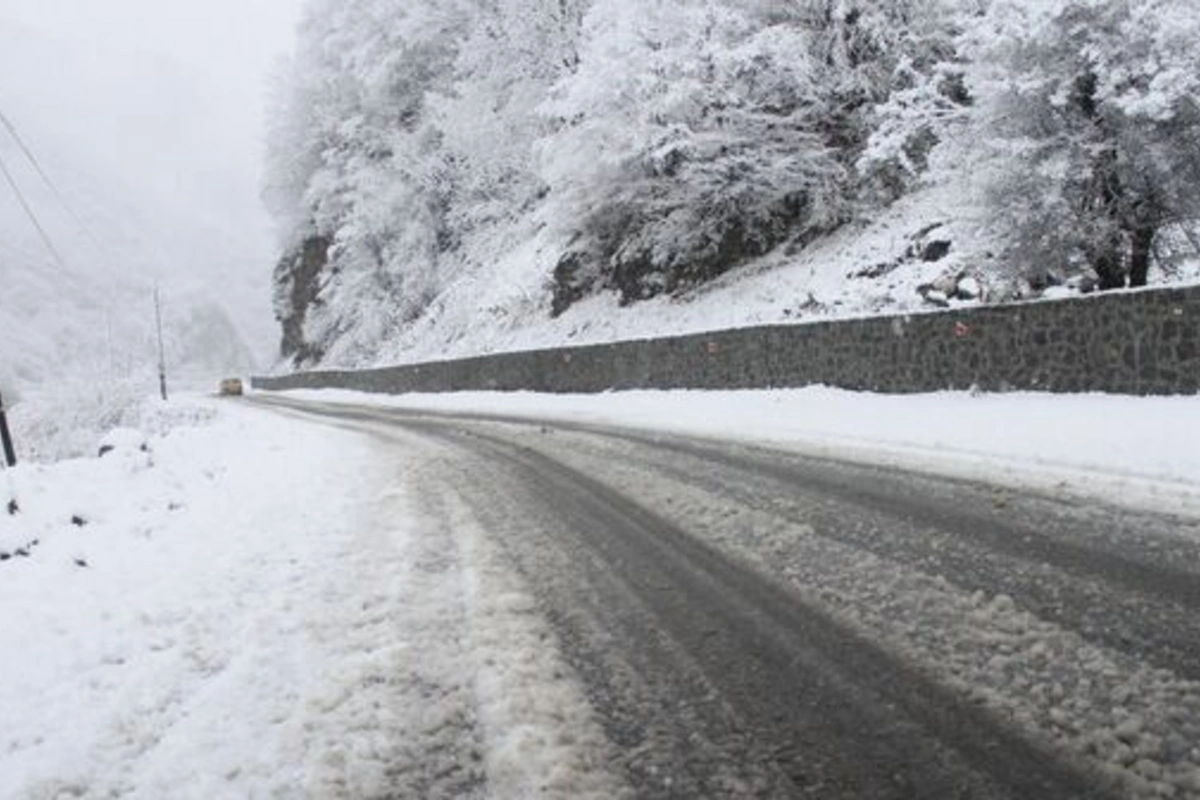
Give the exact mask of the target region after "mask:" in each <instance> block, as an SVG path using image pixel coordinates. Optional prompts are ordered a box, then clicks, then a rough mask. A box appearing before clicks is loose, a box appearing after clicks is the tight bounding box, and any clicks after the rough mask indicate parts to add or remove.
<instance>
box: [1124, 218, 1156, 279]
mask: <svg viewBox="0 0 1200 800" xmlns="http://www.w3.org/2000/svg"><path fill="white" fill-rule="evenodd" d="M1131 236H1132V244H1131V246H1130V251H1129V285H1130V286H1145V285H1146V280H1147V278H1148V277H1149V274H1150V254H1151V252H1152V251H1153V250H1154V228H1153V227H1152V226H1150V225H1139V226H1138V227H1136V228H1135V229H1134V230H1133V231H1132V232H1131Z"/></svg>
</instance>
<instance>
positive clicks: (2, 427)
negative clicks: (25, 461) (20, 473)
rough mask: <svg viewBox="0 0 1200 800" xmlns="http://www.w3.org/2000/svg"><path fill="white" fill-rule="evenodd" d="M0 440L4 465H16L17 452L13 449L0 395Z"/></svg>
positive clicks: (6, 413) (2, 398)
mask: <svg viewBox="0 0 1200 800" xmlns="http://www.w3.org/2000/svg"><path fill="white" fill-rule="evenodd" d="M0 440H2V442H3V445H4V463H5V464H7V465H8V466H10V467H15V466H16V465H17V451H16V449H15V448H14V447H13V441H12V434H11V433H9V430H8V412H7V411H6V410H5V408H4V397H3V396H2V395H0Z"/></svg>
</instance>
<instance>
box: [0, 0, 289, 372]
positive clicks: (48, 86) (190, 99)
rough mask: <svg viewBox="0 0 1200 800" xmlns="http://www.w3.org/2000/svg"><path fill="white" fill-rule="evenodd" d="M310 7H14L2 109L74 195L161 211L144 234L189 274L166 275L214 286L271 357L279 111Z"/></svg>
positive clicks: (252, 1) (3, 8) (227, 2)
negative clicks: (282, 63)
mask: <svg viewBox="0 0 1200 800" xmlns="http://www.w3.org/2000/svg"><path fill="white" fill-rule="evenodd" d="M304 2H305V0H0V50H3V51H4V52H0V110H2V111H4V112H5V113H6V114H7V115H8V116H9V117H11V118H12V119H13V120H14V122H16V124H17V125H18V127H19V128H20V129H21V130H22V133H23V134H24V136H25V138H26V139H28V140H29V143H30V144H31V146H32V147H33V149H34V150H35V152H38V153H39V154H40V155H42V156H43V157H44V160H45V161H47V162H48V163H49V165H50V171H51V172H52V173H53V172H55V171H56V170H57V174H56V175H55V177H57V178H59V179H60V180H61V182H62V183H64V184H66V187H65V191H66V192H67V194H68V195H74V194H76V192H75V191H73V190H74V189H75V188H76V187H77V186H82V185H84V184H87V185H88V186H90V187H91V188H89V189H88V190H87V192H89V193H90V199H91V200H92V201H93V203H94V204H100V205H111V206H112V207H115V206H117V205H118V204H119V203H121V202H123V203H126V204H129V203H132V204H133V205H135V206H137V207H140V208H142V209H147V210H149V212H150V213H149V214H147V215H143V219H142V221H141V222H140V223H138V224H140V225H141V226H142V227H143V228H147V229H149V230H144V231H141V232H140V233H139V235H141V236H143V238H145V239H147V240H154V243H155V246H156V247H157V248H158V251H159V252H158V254H157V255H156V257H155V258H154V259H153V260H155V261H156V262H157V264H158V265H161V264H163V263H167V264H170V265H174V266H173V267H172V266H168V267H165V268H164V267H161V266H155V267H154V268H153V269H154V270H155V271H156V274H155V275H154V276H153V279H154V280H165V281H166V282H167V283H168V284H169V283H170V281H171V280H172V279H175V280H178V281H185V280H186V281H190V282H191V284H196V283H201V284H205V285H207V286H208V287H209V289H211V290H212V293H213V294H216V295H218V296H219V297H220V298H221V301H222V303H223V304H225V305H226V306H227V311H228V312H229V313H230V314H231V316H232V317H233V318H234V319H235V321H236V322H237V323H238V324H239V327H240V328H241V329H242V330H243V331H244V332H245V333H246V334H247V335H248V336H249V337H250V338H252V339H254V341H252V342H250V344H251V347H252V348H254V349H255V350H256V351H258V352H260V353H267V352H269V351H270V350H271V349H273V345H274V341H267V339H272V340H273V339H276V338H277V334H276V332H275V330H274V323H273V321H272V320H271V318H270V317H271V313H270V307H269V291H270V289H269V277H270V273H271V268H272V266H273V262H274V258H275V256H276V253H275V252H274V249H275V241H274V237H273V230H272V226H271V223H270V220H269V219H268V217H267V215H266V213H265V211H264V210H263V209H262V206H261V203H260V201H259V186H260V173H261V164H262V142H263V105H264V102H263V101H264V99H265V95H266V79H267V75H268V73H269V71H270V70H271V68H272V66H273V65H274V64H275V63H276V62H277V61H278V60H279V58H280V57H281V56H282V55H283V54H285V53H286V52H287V51H289V50H290V48H291V45H292V42H293V38H294V32H295V26H296V23H297V21H298V19H299V15H300V9H301V7H302V6H303V4H304ZM27 177H28V176H27ZM28 183H36V181H27V186H26V189H27V190H29V189H30V188H31V187H30V186H29V185H28ZM96 186H99V187H101V189H100V190H99V194H100V195H104V194H105V192H104V190H103V187H106V186H111V187H112V190H113V191H112V197H111V198H104V197H100V198H99V199H97V193H98V192H97V190H96V188H95V187H96ZM0 189H2V190H3V191H0V194H3V195H7V194H8V192H7V188H6V187H0ZM79 193H80V194H81V195H82V194H84V191H83V190H80V191H79ZM4 199H5V200H6V201H11V198H9V197H5V198H4ZM106 200H107V201H108V202H107V203H106ZM85 202H86V201H85ZM12 208H13V204H12V203H11V202H8V204H7V205H6V206H5V207H4V209H5V210H7V213H8V215H9V216H12V214H13V211H12ZM43 210H46V211H49V210H47V209H43ZM110 210H111V209H110ZM147 220H149V221H147ZM0 222H4V220H0ZM7 223H8V230H9V231H10V232H11V231H12V230H23V228H21V226H22V225H24V223H25V221H24V220H23V219H17V220H16V221H15V222H14V221H13V220H8V221H7ZM24 227H25V228H27V227H28V225H24ZM10 243H11V239H10ZM206 243H211V245H212V248H211V252H205V251H206V250H208V249H209V248H208V247H207V246H206ZM172 246H174V248H175V251H174V252H172ZM142 249H143V250H148V248H142ZM163 253H165V255H163ZM80 260H83V259H80ZM118 260H122V261H129V262H132V261H134V260H136V259H134V258H133V257H131V258H129V259H118ZM185 264H186V266H184V265H185ZM172 268H173V269H174V273H171V272H170V270H171V269H172ZM133 269H134V270H135V271H136V270H137V267H134V268H133ZM162 269H165V270H166V274H162V273H161V272H157V271H158V270H162ZM102 279H103V278H102Z"/></svg>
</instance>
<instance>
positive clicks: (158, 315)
mask: <svg viewBox="0 0 1200 800" xmlns="http://www.w3.org/2000/svg"><path fill="white" fill-rule="evenodd" d="M154 322H155V324H156V326H157V328H158V391H159V393H160V394H161V395H162V399H163V401H164V402H165V401H166V399H167V355H166V350H165V349H164V348H163V334H162V303H161V302H159V298H158V284H155V285H154Z"/></svg>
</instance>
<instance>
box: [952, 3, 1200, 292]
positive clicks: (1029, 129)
mask: <svg viewBox="0 0 1200 800" xmlns="http://www.w3.org/2000/svg"><path fill="white" fill-rule="evenodd" d="M974 38H975V42H976V44H975V46H974V48H973V54H974V55H975V62H976V63H975V68H974V70H975V73H976V83H977V85H978V86H979V91H980V94H981V95H982V97H983V99H984V103H983V108H982V110H981V114H980V116H979V118H978V120H977V121H976V123H975V126H974V130H976V131H977V132H979V133H980V134H983V135H980V136H979V137H978V139H979V141H982V142H985V143H986V144H987V146H988V147H990V148H992V153H991V158H992V159H999V160H1000V162H1001V165H1000V168H999V169H997V170H995V177H994V178H993V179H992V181H991V195H992V202H993V206H994V208H995V209H996V211H997V212H998V213H997V217H998V221H999V222H1001V223H1002V224H1004V225H1006V227H1007V228H1008V229H1009V230H1010V231H1011V232H1012V236H1011V237H1010V241H1011V243H1012V244H1011V252H1010V262H1011V264H1012V265H1013V266H1015V267H1017V268H1018V269H1020V270H1021V271H1022V272H1024V273H1025V274H1027V275H1029V276H1031V277H1033V278H1034V279H1035V280H1043V281H1056V280H1061V279H1064V278H1069V277H1070V276H1072V275H1086V276H1087V279H1088V280H1093V279H1094V280H1095V281H1097V282H1098V285H1099V287H1100V288H1102V289H1106V288H1117V287H1121V286H1124V285H1126V283H1127V282H1128V284H1129V285H1133V286H1141V285H1144V284H1146V282H1147V278H1148V272H1149V269H1150V266H1151V263H1152V260H1153V259H1154V255H1155V250H1156V248H1157V249H1159V250H1160V251H1161V252H1162V254H1163V256H1164V257H1163V258H1161V259H1160V262H1161V263H1162V264H1163V265H1164V266H1168V263H1167V262H1168V261H1169V258H1168V257H1167V256H1168V253H1167V248H1168V247H1169V244H1170V242H1171V241H1172V240H1173V239H1175V240H1177V239H1178V238H1179V237H1180V236H1181V235H1183V236H1185V237H1186V236H1188V235H1190V234H1191V232H1192V231H1193V229H1194V227H1195V224H1196V221H1197V220H1198V219H1200V191H1198V190H1200V155H1198V154H1200V107H1198V105H1197V101H1198V98H1200V50H1198V49H1197V47H1196V43H1197V42H1198V41H1200V12H1198V11H1197V9H1196V6H1195V3H1194V2H1192V0H1048V1H1047V2H1039V3H1028V2H1024V0H996V2H995V3H994V5H993V7H992V8H991V11H990V13H989V14H988V16H987V17H986V19H985V20H984V22H983V24H982V25H981V26H980V28H979V29H978V30H977V31H976V32H975V34H974Z"/></svg>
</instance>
